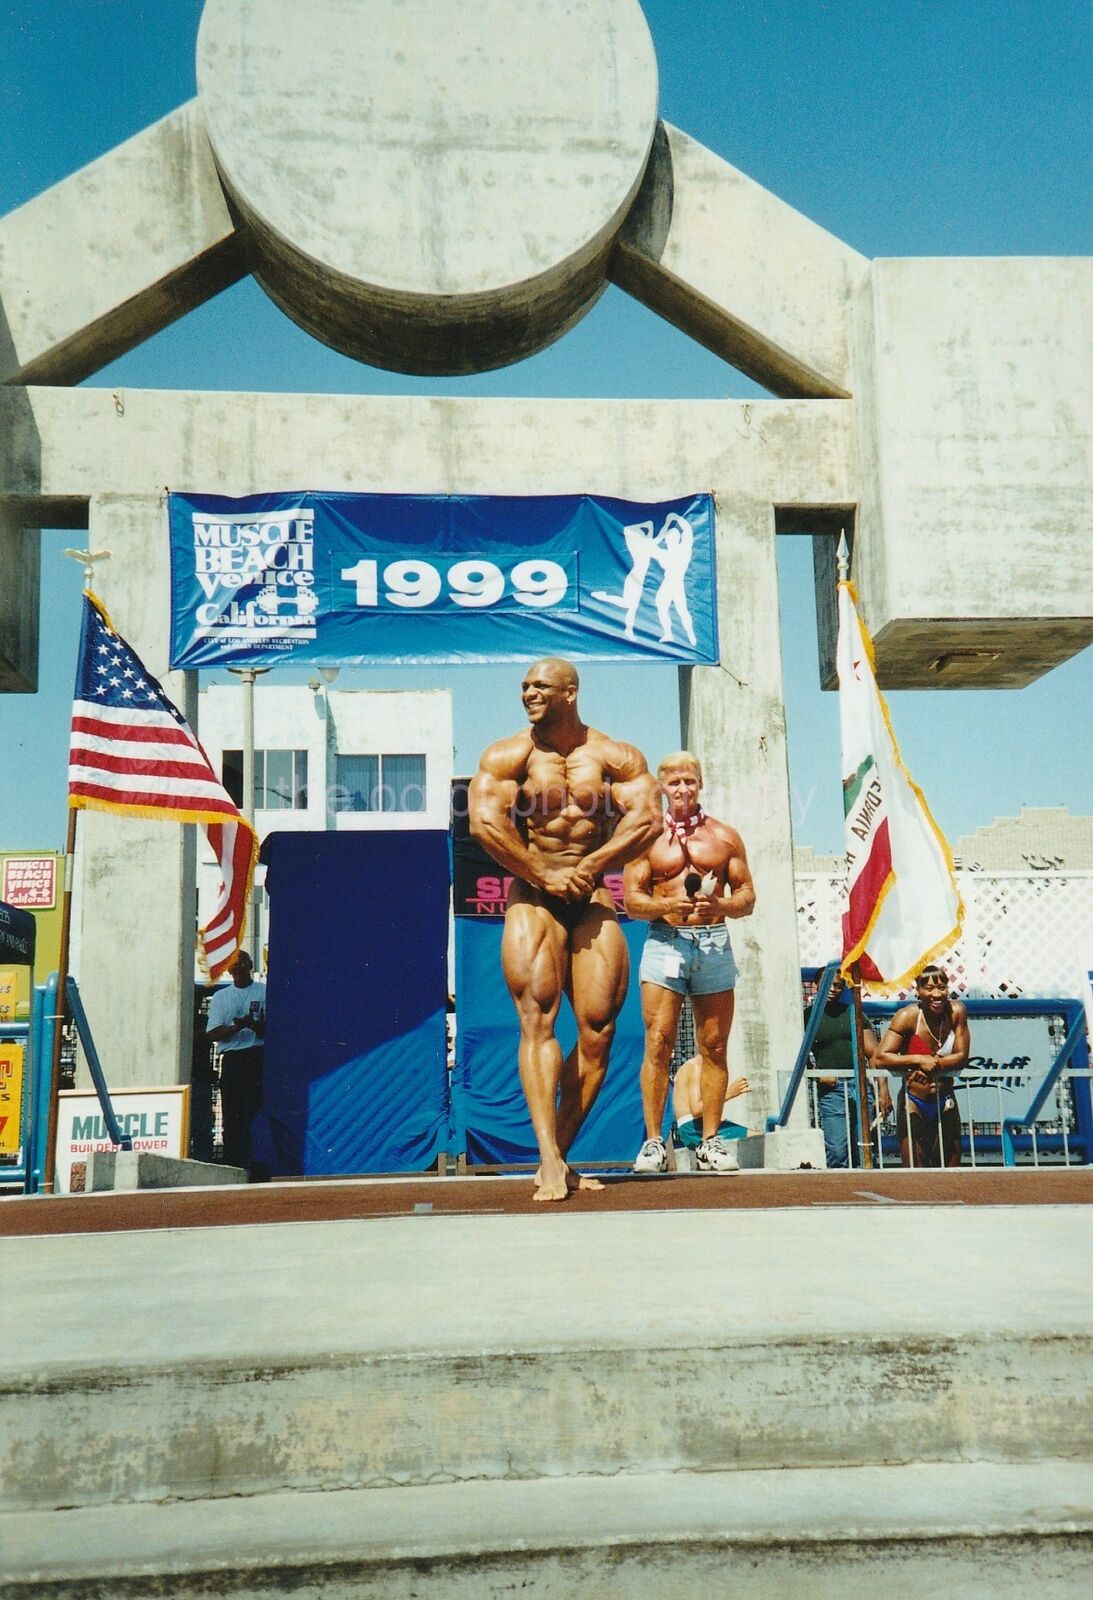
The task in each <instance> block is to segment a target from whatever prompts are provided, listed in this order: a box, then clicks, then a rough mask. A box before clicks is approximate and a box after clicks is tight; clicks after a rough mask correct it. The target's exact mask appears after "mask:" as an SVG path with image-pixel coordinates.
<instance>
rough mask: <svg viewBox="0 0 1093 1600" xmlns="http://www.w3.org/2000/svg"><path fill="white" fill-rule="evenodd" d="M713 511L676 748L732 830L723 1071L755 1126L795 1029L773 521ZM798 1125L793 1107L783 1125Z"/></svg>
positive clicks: (737, 500) (742, 506) (773, 1097)
mask: <svg viewBox="0 0 1093 1600" xmlns="http://www.w3.org/2000/svg"><path fill="white" fill-rule="evenodd" d="M716 501H717V542H718V552H717V573H718V579H717V582H718V596H717V604H718V625H719V628H720V633H721V663H722V664H721V666H719V667H696V668H694V669H693V671H692V672H691V674H690V682H689V684H688V683H686V681H685V682H684V687H683V696H682V699H683V707H682V710H683V730H684V733H683V742H684V745H685V746H686V748H687V749H689V750H693V751H694V753H695V755H697V756H698V757H699V759H700V760H701V762H702V768H703V773H704V776H705V792H704V796H703V801H704V804H705V807H706V809H707V810H708V811H709V813H710V814H711V816H715V817H719V818H721V819H722V820H723V821H725V822H729V823H731V824H732V826H733V827H735V828H737V829H738V830H739V832H740V835H741V837H742V839H743V841H744V847H745V849H746V850H747V853H748V861H749V863H750V865H751V871H752V876H753V878H754V880H755V894H756V906H755V911H754V913H753V915H752V916H750V917H748V918H746V919H744V920H743V921H740V922H733V923H731V924H730V928H731V932H732V942H733V949H734V951H735V952H736V959H737V964H738V965H739V967H740V980H739V985H738V988H737V998H736V1017H735V1021H734V1023H733V1030H732V1036H731V1038H730V1041H729V1060H730V1063H731V1067H732V1071H733V1073H734V1075H735V1074H736V1073H739V1072H743V1073H745V1074H746V1075H747V1077H748V1078H750V1079H751V1084H752V1102H751V1114H752V1120H753V1121H755V1122H757V1121H758V1120H759V1118H760V1117H762V1116H765V1115H766V1114H767V1113H768V1112H771V1111H774V1110H775V1109H776V1108H777V1105H778V1102H779V1100H780V1097H781V1096H780V1091H779V1086H778V1073H779V1071H781V1072H788V1071H789V1070H790V1069H791V1067H792V1066H793V1062H794V1059H795V1057H796V1054H797V1050H798V1047H799V1045H800V1042H801V1024H802V1016H801V979H800V961H799V957H798V953H797V916H796V894H795V890H794V885H793V835H792V825H791V820H790V802H789V763H788V759H787V754H786V719H785V710H784V706H783V699H782V657H781V651H780V646H779V635H778V577H777V571H776V568H775V560H774V540H775V531H774V511H773V508H772V507H771V505H770V503H769V502H768V501H763V500H759V499H756V498H754V497H752V496H749V495H745V494H741V493H738V492H732V491H721V492H719V493H718V494H717V497H716ZM684 678H686V675H684ZM661 753H662V752H658V753H657V755H656V756H655V757H652V758H651V759H653V760H658V759H659V756H660V754H661ZM804 1119H805V1105H804V1100H803V1097H802V1098H801V1100H800V1102H799V1105H798V1109H797V1114H796V1115H795V1117H794V1122H795V1123H799V1122H801V1123H803V1121H804Z"/></svg>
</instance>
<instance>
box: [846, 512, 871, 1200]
mask: <svg viewBox="0 0 1093 1600" xmlns="http://www.w3.org/2000/svg"><path fill="white" fill-rule="evenodd" d="M837 556H838V572H839V582H840V583H846V582H847V581H848V580H849V578H850V546H849V545H848V544H847V542H846V529H845V528H840V529H839V548H838V552H837ZM849 974H850V999H851V1004H852V1006H853V1009H854V1082H855V1087H856V1089H857V1093H858V1151H859V1155H860V1159H861V1164H862V1166H863V1167H865V1168H867V1169H868V1170H870V1171H871V1170H872V1167H873V1145H872V1142H871V1141H870V1138H869V1079H868V1076H867V1073H866V1055H865V1020H864V1018H863V1016H862V1004H861V967H860V965H859V964H858V962H857V961H854V962H852V963H851V965H850V968H849Z"/></svg>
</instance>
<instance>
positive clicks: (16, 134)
mask: <svg viewBox="0 0 1093 1600" xmlns="http://www.w3.org/2000/svg"><path fill="white" fill-rule="evenodd" d="M644 8H645V12H646V16H647V17H648V19H649V23H650V27H651V29H652V33H653V38H654V41H655V44H656V49H657V56H658V60H659V64H660V74H661V114H662V115H663V116H664V117H665V118H666V119H667V120H668V121H671V122H673V123H675V124H676V125H678V126H679V127H682V128H683V129H685V130H686V131H687V132H688V133H690V134H691V135H693V136H694V137H695V138H697V139H699V140H701V141H702V142H703V143H705V144H707V145H709V146H710V148H711V149H713V150H715V151H716V152H717V153H718V154H719V155H721V156H723V157H724V158H725V159H726V160H727V161H729V162H731V163H732V164H733V165H734V166H736V167H739V168H740V169H741V170H743V171H744V172H746V173H748V174H749V176H751V177H753V178H755V179H757V180H758V181H759V182H760V183H762V184H764V185H765V186H766V187H767V188H769V189H771V190H773V191H774V192H775V193H776V194H778V195H779V196H781V198H782V199H784V200H786V201H788V202H789V203H790V204H791V205H794V206H796V207H797V208H798V209H799V210H801V211H802V212H804V213H805V214H806V215H807V216H809V217H811V218H812V219H813V220H814V221H816V222H818V223H820V224H821V225H822V226H823V227H825V228H827V229H829V230H830V231H831V232H833V233H835V234H837V235H839V237H841V238H843V239H845V240H846V241H847V242H848V243H849V244H851V245H853V246H854V247H855V248H856V249H858V250H860V251H861V252H862V253H863V254H865V255H868V256H910V255H1069V254H1076V253H1086V252H1088V251H1089V248H1090V220H1091V219H1090V201H1089V195H1090V178H1091V176H1093V160H1091V156H1093V134H1091V122H1090V113H1089V108H1090V104H1091V89H1093V68H1091V63H1093V11H1091V9H1090V7H1089V5H1088V3H1087V0H1036V3H1032V0H902V3H899V4H896V3H893V0H828V3H821V0H770V3H768V4H761V5H751V6H743V5H737V4H734V3H730V0H707V3H705V4H695V3H693V0H645V4H644ZM200 10H201V6H200V3H199V0H144V3H138V0H34V3H33V4H30V5H28V4H26V3H25V0H16V3H10V0H9V3H6V4H4V5H3V6H2V7H0V60H2V61H3V63H4V81H5V106H4V115H3V119H2V120H0V214H3V213H6V212H7V211H9V210H11V209H12V208H13V207H15V206H17V205H20V204H22V203H23V202H24V201H26V200H28V199H30V198H32V197H33V196H34V195H35V194H37V193H39V192H40V191H41V190H42V189H44V188H46V187H48V186H49V185H50V184H52V183H56V182H58V181H60V180H61V179H63V178H65V177H66V176H68V174H69V173H71V172H73V171H74V170H75V169H76V168H78V167H80V166H82V165H83V164H84V163H86V162H87V161H90V160H92V159H94V158H95V157H96V156H99V155H101V154H103V153H104V152H106V151H107V150H109V149H111V148H112V147H113V146H114V145H116V144H118V143H120V142H121V141H122V140H123V139H126V138H128V137H129V136H130V135H132V134H134V133H137V132H139V131H140V129H141V128H143V127H145V126H147V124H148V123H150V122H152V121H154V120H155V119H157V118H158V117H161V116H164V115H166V113H168V112H169V111H171V110H173V109H174V108H175V107H176V106H177V105H179V104H180V103H181V102H182V101H184V100H186V99H188V98H190V96H192V94H193V93H194V39H195V36H196V30H197V22H198V17H199V15H200ZM88 381H89V384H90V385H92V386H109V387H114V386H116V385H118V384H124V385H125V386H126V387H130V388H136V387H146V388H177V389H196V388H214V389H266V390H285V391H296V392H314V391H321V390H326V391H332V392H338V391H342V392H351V393H375V394H390V393H402V394H434V393H441V394H481V395H508V394H520V395H542V396H558V395H573V396H586V395H605V396H622V397H631V396H632V397H644V396H652V397H663V398H669V399H671V398H687V397H717V396H738V397H752V396H754V395H757V394H760V393H761V391H759V390H757V389H756V388H755V386H754V385H753V384H751V383H749V382H748V380H746V379H744V378H742V377H741V376H740V375H739V374H738V373H736V372H734V371H733V370H732V369H731V368H729V367H727V366H725V365H724V364H723V363H722V362H720V361H718V360H717V359H716V358H715V357H713V356H711V355H710V354H708V353H707V352H706V351H704V350H702V349H700V348H699V347H698V346H696V345H694V344H692V343H691V342H690V341H688V340H686V339H685V338H684V337H683V336H682V335H681V334H679V333H677V332H676V331H675V330H674V329H672V328H670V327H668V326H667V325H666V324H663V323H661V322H660V321H658V319H657V318H655V317H653V316H652V315H651V314H650V313H649V312H647V311H645V310H644V309H643V308H641V307H640V306H638V305H636V304H635V303H633V302H632V301H630V300H628V299H627V298H626V297H625V296H624V295H622V294H620V293H619V292H618V291H616V290H610V291H609V292H608V293H607V294H606V295H605V296H604V298H603V299H602V300H601V301H600V303H599V304H598V305H597V306H596V308H595V309H594V310H593V312H592V313H591V314H590V315H589V316H588V317H587V318H585V320H584V321H583V322H582V323H581V324H580V325H579V326H578V327H577V328H576V329H574V330H573V331H572V332H571V333H570V334H569V335H567V337H566V338H564V339H563V340H562V341H561V342H560V343H559V344H557V345H555V346H554V347H553V348H552V349H550V350H548V351H545V352H543V354H541V355H539V356H536V357H534V358H533V359H532V360H530V361H526V362H523V363H521V364H520V365H518V366H515V367H511V368H508V369H507V370H506V371H503V372H497V373H490V374H488V375H485V376H483V377H478V378H469V379H458V380H453V379H436V380H426V379H414V378H403V377H399V376H397V375H395V374H391V373H384V372H378V371H375V370H373V369H371V368H368V367H364V366H360V365H358V364H356V363H354V362H351V361H348V360H346V359H345V358H343V357H340V356H337V355H335V354H334V353H333V352H332V351H330V350H328V349H326V348H325V347H324V346H322V345H320V344H318V343H316V342H314V341H312V340H310V339H309V338H308V337H307V335H305V334H304V333H302V332H301V331H300V330H299V329H297V328H296V327H295V326H294V325H293V324H292V323H290V322H289V321H288V320H287V319H286V318H284V317H283V316H282V315H281V313H280V312H278V311H277V310H276V309H275V308H274V307H273V305H272V304H271V303H269V302H268V301H267V300H266V299H265V297H264V296H263V294H262V292H261V290H260V289H258V288H257V287H256V286H255V285H254V284H253V283H252V282H247V283H244V284H241V285H238V286H237V287H236V288H234V289H232V290H231V291H229V292H228V293H227V294H225V295H222V296H221V297H220V298H219V299H218V300H216V301H214V302H213V303H212V304H210V305H208V306H205V307H203V308H202V309H201V310H199V311H198V312H195V313H193V314H191V315H190V316H189V317H187V318H185V319H184V320H183V321H182V322H180V323H178V324H176V325H175V326H174V327H173V328H170V329H167V330H166V331H165V332H163V333H162V334H160V335H159V336H158V337H156V338H155V339H153V340H151V341H149V343H148V344H146V345H144V346H142V347H141V348H140V349H139V350H136V351H133V352H132V353H130V354H129V355H128V356H126V357H124V358H123V359H122V360H120V361H118V362H116V363H114V365H113V366H111V367H109V368H107V369H105V370H104V371H103V372H101V373H99V374H97V375H96V376H95V377H94V378H92V379H90V380H88ZM270 487H282V486H280V485H271V486H270ZM595 487H596V486H595V485H594V484H590V485H589V488H590V489H595ZM72 542H73V535H72V534H71V533H69V534H62V533H57V532H48V533H45V534H44V535H43V563H42V565H43V574H42V588H43V600H44V603H43V630H42V679H41V690H40V693H39V694H38V695H36V696H33V697H30V696H14V695H6V696H2V697H0V752H2V756H0V761H2V770H3V774H4V782H3V784H0V848H7V849H13V848H14V849H26V848H34V847H42V848H54V847H59V846H60V844H61V842H62V840H63V834H64V817H65V809H64V802H65V754H66V748H67V722H68V714H69V702H70V697H71V686H72V676H73V670H74V657H75V646H76V635H77V631H78V596H79V588H80V573H79V570H78V568H77V567H76V566H75V564H74V563H72V562H68V561H65V560H64V559H63V558H62V557H61V555H60V551H61V549H62V547H63V546H64V545H66V544H70V543H72ZM76 542H79V540H78V539H77V541H76ZM811 570H812V558H811V545H810V542H809V541H808V540H805V539H783V540H781V541H780V562H779V571H780V580H781V585H782V619H783V641H784V642H783V659H784V666H785V674H786V710H787V719H788V727H789V741H790V764H791V782H792V786H793V814H794V823H795V830H796V837H797V840H798V842H799V843H807V844H811V845H813V846H814V847H816V848H817V849H819V850H839V849H841V848H842V820H841V801H840V781H839V780H840V773H839V740H838V718H837V705H836V700H835V696H834V695H831V694H822V693H821V692H820V690H819V688H818V685H817V672H816V652H815V622H814V612H813V600H812V577H811ZM117 621H118V624H119V626H120V627H121V628H122V631H123V632H124V628H125V619H124V618H118V619H117ZM472 670H474V672H475V675H474V677H473V685H474V688H473V693H472V692H471V689H470V685H471V682H472V679H471V677H470V676H469V675H468V674H469V673H470V672H471V671H472ZM635 671H636V672H638V673H639V674H640V675H641V680H642V681H641V683H640V684H638V683H637V682H636V680H635V677H634V673H635ZM626 673H627V676H626V680H625V685H626V687H625V691H624V690H623V680H622V677H621V670H620V669H610V668H596V667H591V668H589V669H588V670H587V671H586V673H585V689H584V691H583V692H582V709H583V711H584V714H585V716H586V718H587V719H588V720H590V721H592V722H594V723H598V724H599V725H601V726H607V727H609V728H610V729H611V731H612V732H614V733H617V734H619V735H620V736H624V737H628V738H630V739H632V740H634V742H636V743H637V744H639V745H641V746H642V747H643V748H644V749H645V750H646V751H647V753H648V754H649V755H650V756H653V757H655V756H656V754H657V753H659V752H661V751H662V750H663V749H665V748H667V747H668V746H670V745H672V744H674V743H675V742H676V737H677V732H678V714H677V708H676V701H675V683H674V676H675V675H674V673H673V672H671V671H670V670H666V669H663V668H651V667H640V668H627V669H626ZM514 680H515V673H514V671H513V669H512V668H498V669H464V670H463V671H461V672H460V671H454V672H449V671H448V669H444V679H441V678H440V677H439V676H438V674H437V673H435V672H428V671H426V670H424V669H416V670H407V671H404V672H403V673H401V674H399V675H397V676H393V677H392V676H390V675H388V676H381V675H380V674H378V673H373V674H363V673H362V674H359V675H353V676H352V677H351V676H350V675H349V674H343V678H342V680H341V681H342V682H357V681H359V682H362V683H369V684H376V685H380V684H383V685H384V686H387V687H398V686H400V685H406V686H408V687H417V686H422V685H428V684H437V683H438V682H440V681H450V682H451V684H452V687H453V688H454V690H455V712H456V741H457V765H458V766H459V767H460V768H461V769H467V768H468V767H470V766H472V765H473V763H474V760H475V758H476V756H477V753H478V751H479V749H480V748H481V747H482V746H483V745H484V744H485V743H486V742H488V741H489V740H490V739H492V738H494V737H496V736H498V735H499V734H500V733H503V732H507V731H509V730H510V729H511V728H513V727H515V726H518V723H519V709H518V705H517V701H516V691H515V681H514ZM635 691H637V692H635ZM259 692H261V691H260V690H259ZM890 698H891V705H892V711H893V716H894V718H895V723H896V728H897V731H898V733H899V735H900V739H901V743H902V746H903V752H904V756H905V758H906V760H907V762H908V764H909V766H910V768H911V770H912V772H913V773H914V775H915V777H916V778H917V779H918V780H919V782H920V783H921V784H922V785H923V787H924V788H925V790H926V793H927V795H928V797H929V799H930V802H931V805H932V807H933V809H934V812H935V814H936V816H937V818H938V821H939V822H940V824H941V826H942V828H943V829H944V830H945V831H946V832H947V833H948V834H949V836H950V838H954V839H955V838H956V837H957V836H959V835H960V834H962V833H965V832H967V831H969V830H971V829H972V828H975V827H977V826H979V825H980V824H982V823H985V822H989V821H990V820H991V818H992V817H994V816H999V815H1012V814H1014V813H1015V812H1016V811H1017V810H1018V809H1019V808H1020V807H1021V805H1023V804H1027V805H1067V806H1069V807H1070V809H1071V810H1072V811H1074V812H1088V811H1089V809H1090V801H1089V792H1090V778H1091V776H1093V770H1091V769H1093V754H1091V745H1090V737H1089V732H1088V726H1089V720H1090V706H1091V704H1093V652H1090V651H1086V652H1085V655H1084V656H1083V657H1082V658H1080V659H1079V660H1077V661H1072V662H1070V663H1067V664H1066V665H1064V666H1063V667H1060V668H1058V669H1056V671H1054V672H1052V673H1050V674H1048V676H1047V677H1046V678H1043V679H1041V680H1040V682H1039V683H1037V684H1034V685H1032V686H1030V687H1029V688H1028V689H1025V690H1021V691H1017V692H1001V691H998V692H993V693H992V692H989V691H980V692H974V693H971V692H966V693H960V692H952V691H948V692H945V693H941V692H938V693H934V694H928V693H902V694H894V695H892V696H891V697H890ZM939 730H944V731H943V732H941V734H940V737H939Z"/></svg>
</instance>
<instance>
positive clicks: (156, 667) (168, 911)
mask: <svg viewBox="0 0 1093 1600" xmlns="http://www.w3.org/2000/svg"><path fill="white" fill-rule="evenodd" d="M90 543H91V548H92V549H94V550H109V551H110V552H111V559H110V560H109V561H106V562H103V563H102V564H101V566H100V567H99V569H98V571H97V573H96V576H95V581H96V584H97V586H98V587H97V590H96V592H97V593H98V595H99V598H100V599H101V600H102V601H103V603H104V604H105V606H106V608H107V610H108V611H109V613H110V617H111V620H112V621H113V623H114V626H115V627H116V628H117V629H118V631H119V633H120V634H121V635H122V637H123V638H124V639H125V640H126V641H127V643H129V644H130V645H132V647H133V649H134V650H135V651H136V652H137V654H138V655H139V656H140V658H141V660H142V661H143V662H144V665H145V666H146V667H147V668H148V670H149V672H151V673H153V674H154V676H155V677H156V678H158V680H159V682H160V683H161V684H162V685H163V688H164V689H165V691H166V692H167V694H168V695H170V697H171V699H172V700H173V701H174V702H175V704H176V705H177V706H178V708H179V710H180V711H182V712H183V713H184V715H185V716H186V717H187V718H188V720H189V722H190V725H191V727H196V718H197V674H196V673H192V672H185V673H183V672H171V673H169V672H168V671H167V655H168V630H169V618H170V597H169V575H168V569H167V563H166V561H165V560H164V559H163V549H164V546H165V543H166V510H165V505H164V500H163V497H162V496H161V495H98V496H95V497H94V498H93V499H92V501H91V516H90ZM78 833H79V839H80V848H79V852H78V857H77V873H76V885H75V894H74V909H73V917H74V920H75V921H77V922H78V924H79V946H78V947H79V966H78V969H77V970H76V977H77V980H78V982H79V985H80V992H81V994H82V995H83V1000H84V1005H85V1007H86V1009H87V1016H88V1021H89V1022H90V1024H91V1031H92V1033H93V1035H94V1038H95V1043H96V1045H97V1047H98V1051H99V1055H100V1058H101V1060H102V1064H103V1071H104V1072H105V1074H106V1081H107V1083H108V1084H109V1085H110V1087H111V1088H119V1089H120V1088H125V1087H129V1086H137V1085H139V1086H144V1085H149V1086H150V1085H156V1084H169V1083H178V1082H181V1081H183V1080H184V1079H186V1078H188V1077H189V1069H190V1056H191V1044H192V1026H193V1024H192V994H193V961H194V938H195V932H196V920H195V919H196V904H197V889H196V860H197V856H196V829H195V828H194V827H193V826H183V825H180V824H178V823H174V822H158V821H153V820H151V819H145V818H143V817H127V816H120V815H117V814H115V813H111V812H96V811H85V812H83V813H82V815H81V817H80V821H79V829H78ZM81 1070H82V1069H81Z"/></svg>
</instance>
